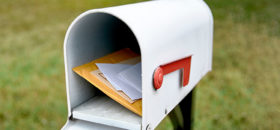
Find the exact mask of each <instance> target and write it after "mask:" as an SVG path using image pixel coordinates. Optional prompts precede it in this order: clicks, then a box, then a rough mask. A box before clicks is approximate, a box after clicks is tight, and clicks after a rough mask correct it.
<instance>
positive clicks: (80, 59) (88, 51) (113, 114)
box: [64, 13, 142, 129]
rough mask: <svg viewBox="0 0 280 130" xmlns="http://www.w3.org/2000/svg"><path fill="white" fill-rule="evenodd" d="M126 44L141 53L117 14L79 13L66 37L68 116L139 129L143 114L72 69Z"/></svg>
mask: <svg viewBox="0 0 280 130" xmlns="http://www.w3.org/2000/svg"><path fill="white" fill-rule="evenodd" d="M123 48H130V49H131V50H133V51H134V52H136V53H139V54H140V49H139V45H138V42H137V39H136V37H135V36H134V34H133V32H132V31H131V30H130V28H129V27H128V26H127V25H126V24H125V23H124V22H123V21H121V20H120V19H118V18H117V17H115V16H113V15H110V14H106V13H90V14H86V15H84V16H83V15H82V16H79V17H78V18H77V19H76V20H75V21H74V22H73V23H72V25H71V26H70V30H68V32H67V36H66V38H65V46H64V49H65V51H64V52H65V54H64V56H65V62H66V63H65V68H66V85H67V100H68V113H69V115H68V116H69V117H71V118H74V119H78V120H84V121H89V122H94V123H100V124H104V125H109V126H116V127H121V128H124V129H140V128H141V121H142V118H141V117H139V116H137V115H136V114H134V113H132V112H131V111H129V110H127V109H126V108H124V107H123V106H121V105H120V104H118V103H117V102H115V101H113V100H112V99H111V98H109V97H107V96H106V95H104V94H103V93H102V92H100V91H99V90H98V89H97V88H95V87H94V86H93V85H92V84H90V83H89V82H87V81H86V80H85V79H83V78H82V77H80V76H78V75H77V74H75V73H74V72H73V71H72V68H73V67H76V66H79V65H82V64H85V63H88V62H90V61H92V60H94V59H97V58H100V57H103V56H105V55H107V54H110V53H113V52H115V51H117V50H120V49H123Z"/></svg>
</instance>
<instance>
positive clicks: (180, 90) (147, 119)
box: [63, 0, 213, 130]
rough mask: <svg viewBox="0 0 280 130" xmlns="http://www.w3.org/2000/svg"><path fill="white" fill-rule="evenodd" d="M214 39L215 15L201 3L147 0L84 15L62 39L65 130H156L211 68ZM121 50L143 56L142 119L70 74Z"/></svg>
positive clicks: (201, 1)
mask: <svg viewBox="0 0 280 130" xmlns="http://www.w3.org/2000/svg"><path fill="white" fill-rule="evenodd" d="M212 39H213V17H212V14H211V11H210V9H209V7H208V6H207V5H206V3H205V2H204V1H203V0H170V1H169V0H160V1H148V2H142V3H136V4H130V5H123V6H118V7H109V8H102V9H93V10H89V11H86V12H85V13H82V14H81V15H80V16H78V17H77V18H76V19H75V20H74V21H73V22H72V24H71V25H70V27H69V29H68V31H67V33H66V37H65V41H64V60H65V73H66V89H67V103H68V120H67V123H66V124H65V126H64V127H63V129H87V128H89V129H142V130H143V129H154V128H155V127H156V126H157V125H158V124H159V123H160V121H161V120H162V119H163V118H164V117H165V116H166V115H167V114H168V113H169V112H170V111H171V110H172V109H173V108H174V107H175V106H176V105H177V104H178V103H179V102H180V101H181V100H182V99H183V98H184V97H185V96H186V95H187V94H188V93H189V92H190V91H191V90H192V89H193V88H194V87H195V85H196V84H197V83H198V82H199V80H200V79H201V78H202V77H203V76H204V75H205V74H206V73H207V72H209V71H210V70H211V67H212ZM123 48H130V49H131V50H134V51H135V52H138V53H140V54H141V64H142V116H138V115H136V114H134V113H132V112H131V111H129V110H127V109H126V108H124V107H122V106H121V105H120V104H118V103H117V102H115V101H114V100H112V99H110V98H108V97H107V96H106V95H104V94H102V93H100V91H98V90H97V89H96V88H95V87H93V85H91V84H90V83H88V82H87V81H86V80H84V79H83V78H81V77H80V76H78V75H77V74H75V73H74V72H73V71H72V68H73V67H76V66H79V65H82V64H85V63H87V62H90V61H92V60H94V59H97V58H100V57H102V56H105V55H107V54H110V53H112V52H115V51H117V50H120V49H123ZM182 70H183V71H182ZM182 73H183V74H182Z"/></svg>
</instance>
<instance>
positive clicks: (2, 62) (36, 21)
mask: <svg viewBox="0 0 280 130" xmlns="http://www.w3.org/2000/svg"><path fill="white" fill-rule="evenodd" d="M0 2H1V4H0V129H8V130H9V129H60V128H61V127H62V126H63V124H64V123H65V121H66V117H67V106H66V92H65V81H64V80H65V79H64V63H63V49H62V47H63V39H64V35H65V32H66V29H67V27H68V26H69V24H70V22H71V21H72V20H73V19H74V18H75V17H76V16H77V15H78V14H80V13H82V12H84V11H86V10H88V9H92V8H101V7H107V6H114V5H120V4H127V3H132V2H137V1H136V0H133V1H132V0H130V1H128V0H112V1H105V0H84V1H79V0H70V1H69V0H68V1H66V0H61V1H56V0H49V1H43V0H29V1H19V0H9V1H5V0H0ZM206 2H207V3H208V5H209V6H210V8H211V9H212V11H213V15H214V19H215V33H214V55H213V71H212V72H210V73H209V74H208V75H207V76H206V77H205V78H204V79H203V80H202V81H201V82H200V83H199V85H198V86H197V88H196V90H195V115H194V119H195V120H194V123H193V125H194V129H198V130H200V129H272V130H273V129H279V124H280V120H279V118H280V94H279V92H280V88H279V85H280V69H279V66H280V14H279V11H280V8H279V7H280V2H277V0H270V1H267V0H259V1H254V0H244V1H237V0H227V1H224V0H206ZM169 120H170V119H169V118H166V119H165V120H164V121H163V123H162V124H161V125H160V126H159V127H158V129H172V128H173V127H172V125H171V124H170V121H169Z"/></svg>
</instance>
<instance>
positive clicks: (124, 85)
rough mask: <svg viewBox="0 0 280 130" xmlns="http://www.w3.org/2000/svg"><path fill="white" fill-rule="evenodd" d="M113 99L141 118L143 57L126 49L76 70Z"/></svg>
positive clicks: (75, 69) (77, 67) (75, 70)
mask: <svg viewBox="0 0 280 130" xmlns="http://www.w3.org/2000/svg"><path fill="white" fill-rule="evenodd" d="M73 71H74V72H75V73H77V74H78V75H80V76H81V77H83V78H84V79H86V80H87V81H89V82H90V83H91V84H93V86H94V87H96V88H97V89H99V90H100V91H102V92H103V93H104V94H106V95H107V96H109V97H110V98H111V99H113V100H115V101H116V102H118V103H120V104H121V105H123V106H124V107H126V108H127V109H129V110H131V111H132V112H134V113H136V114H138V115H140V116H142V88H141V86H142V85H141V82H142V79H141V57H140V55H139V54H138V53H135V52H133V51H132V50H130V49H129V48H124V49H121V50H119V51H116V52H113V53H111V54H108V55H105V56H103V57H100V58H98V59H95V60H93V61H90V62H88V63H85V64H83V65H80V66H76V67H74V68H73Z"/></svg>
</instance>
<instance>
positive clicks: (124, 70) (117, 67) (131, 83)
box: [96, 62, 142, 100]
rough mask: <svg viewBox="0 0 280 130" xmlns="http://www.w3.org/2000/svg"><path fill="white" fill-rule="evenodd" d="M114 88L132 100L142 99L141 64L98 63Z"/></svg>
mask: <svg viewBox="0 0 280 130" xmlns="http://www.w3.org/2000/svg"><path fill="white" fill-rule="evenodd" d="M96 65H97V66H98V68H99V70H100V71H101V72H102V73H103V74H104V76H105V77H106V79H107V80H108V81H109V82H110V83H111V84H112V86H113V87H114V88H115V89H116V90H118V91H122V92H124V93H125V94H126V95H127V96H128V97H129V98H130V99H131V100H137V99H140V98H142V84H141V62H139V63H137V64H136V65H131V64H108V63H96Z"/></svg>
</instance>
